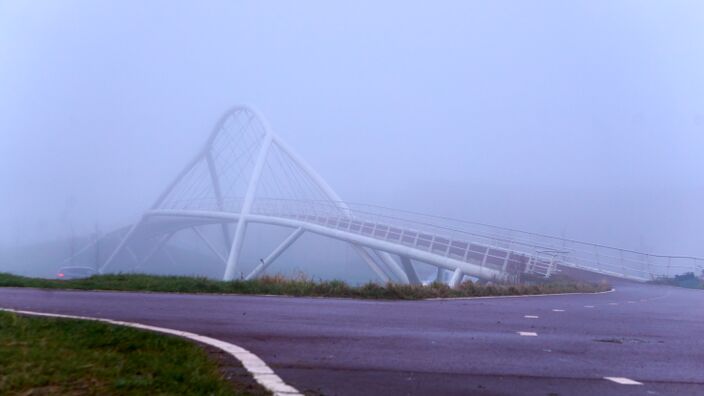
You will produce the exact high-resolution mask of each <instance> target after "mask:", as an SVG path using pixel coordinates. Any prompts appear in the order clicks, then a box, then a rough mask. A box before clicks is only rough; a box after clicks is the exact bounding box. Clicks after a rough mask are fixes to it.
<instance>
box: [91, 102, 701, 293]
mask: <svg viewBox="0 0 704 396" xmlns="http://www.w3.org/2000/svg"><path fill="white" fill-rule="evenodd" d="M252 224H267V225H273V226H278V227H284V228H287V229H290V234H288V236H287V237H286V238H284V239H283V240H282V241H281V243H280V244H279V245H278V246H277V247H276V248H275V249H273V251H271V252H269V253H268V255H266V256H265V257H264V258H262V259H261V260H260V262H259V264H258V265H257V266H256V267H255V268H254V269H253V270H252V271H251V272H250V273H249V274H247V275H246V277H245V278H246V279H252V278H256V277H258V276H260V275H261V274H263V273H264V272H265V271H266V269H267V267H268V266H269V265H271V263H272V262H274V260H276V258H277V257H279V256H280V255H281V254H282V253H283V252H284V251H285V250H286V249H287V248H288V247H289V246H291V245H292V244H293V243H294V242H295V241H296V240H297V239H298V238H299V237H300V236H301V235H302V234H304V233H314V234H318V235H321V236H324V237H328V238H333V239H337V240H340V241H344V242H346V243H349V244H351V246H352V247H353V248H354V250H355V251H356V252H357V253H358V254H359V255H360V257H361V258H362V259H363V261H364V262H365V263H366V264H367V265H368V266H369V267H370V268H371V269H372V271H373V272H374V273H375V274H376V275H377V276H378V277H379V279H380V280H381V281H382V282H401V283H411V284H418V283H420V282H421V279H419V276H418V274H417V272H416V265H419V264H426V265H431V266H434V267H435V268H436V276H435V280H437V281H441V282H448V283H449V284H450V286H453V287H454V286H456V285H457V284H459V282H461V280H462V278H463V277H464V276H472V277H476V278H481V279H487V280H490V279H498V280H517V279H519V278H520V277H521V276H522V275H524V274H532V275H534V276H542V277H549V276H551V275H552V274H553V273H555V272H556V271H558V270H559V268H566V267H573V268H578V269H582V270H587V271H592V272H597V273H603V274H608V275H612V276H617V277H622V278H628V279H634V280H649V279H653V278H655V277H658V276H669V275H673V274H679V273H683V272H688V271H693V272H696V273H699V272H700V271H701V270H702V268H704V266H703V264H704V260H702V259H699V258H695V257H677V256H661V255H653V254H648V253H641V252H635V251H630V250H625V249H618V248H612V247H607V246H603V245H597V244H590V243H585V242H579V241H574V240H568V239H563V238H555V237H551V236H547V235H541V234H535V233H528V232H522V231H518V230H512V229H508V228H502V227H495V226H491V225H487V224H480V223H470V222H460V221H456V220H453V219H448V218H440V217H433V216H427V215H422V214H417V213H411V212H403V211H398V210H392V209H388V208H382V207H378V206H372V205H361V204H349V203H346V202H344V201H343V200H342V199H340V197H339V196H338V195H337V194H336V193H335V192H334V191H333V189H332V188H330V186H329V185H328V184H327V183H326V182H325V181H324V180H323V179H322V178H321V177H320V176H319V175H318V174H317V173H316V172H315V171H314V170H313V169H312V168H311V167H310V166H308V165H307V164H306V162H305V161H303V159H301V158H300V157H299V156H298V155H296V154H295V152H293V151H292V150H291V148H290V147H289V146H287V145H286V144H285V143H284V142H283V141H282V140H281V139H280V138H279V137H278V136H277V135H276V134H274V133H273V132H272V131H271V129H270V128H269V127H268V125H267V123H266V121H265V120H264V118H262V117H261V116H260V115H259V114H258V113H257V112H256V111H254V110H253V109H251V108H249V107H246V106H238V107H235V108H233V109H231V110H230V111H228V112H226V113H225V114H224V115H223V116H222V117H221V118H220V120H219V121H218V122H217V124H216V125H215V128H214V130H213V132H212V133H211V135H210V137H209V138H208V140H207V142H206V144H205V145H204V147H203V148H202V149H201V150H200V151H199V152H198V154H197V155H196V156H195V157H194V158H193V160H192V161H191V162H190V163H189V164H188V165H187V166H186V167H185V168H183V170H182V171H181V173H180V174H179V175H178V176H177V177H176V178H175V179H174V181H173V182H172V183H171V184H170V185H169V186H168V187H167V188H166V189H165V190H164V192H163V193H162V194H161V195H160V196H159V198H158V199H157V200H156V202H155V203H154V205H152V207H151V208H150V209H149V210H147V211H146V212H145V213H144V214H143V216H142V217H141V219H140V220H139V221H138V222H137V223H136V224H134V225H132V226H131V227H129V228H128V229H125V232H123V233H122V236H121V240H120V242H119V244H118V245H117V247H116V248H115V249H114V251H112V253H111V254H110V255H109V257H108V258H107V259H106V260H105V261H104V263H102V265H101V267H100V269H99V272H101V273H103V272H106V271H108V270H109V268H110V266H111V265H113V264H114V263H115V262H116V261H117V260H131V261H133V262H134V263H135V264H136V265H143V264H145V263H147V262H148V261H149V260H150V258H152V257H153V256H154V255H155V254H156V253H157V252H158V251H159V250H160V249H162V248H163V247H164V245H165V244H166V243H167V242H168V241H169V239H170V238H171V237H172V236H173V235H174V234H176V233H179V232H186V231H188V232H192V234H193V236H194V237H197V238H199V239H201V240H202V242H203V244H204V245H205V246H207V247H208V248H209V249H210V250H211V251H212V252H213V254H214V255H216V256H217V257H218V258H219V259H220V260H222V262H223V265H224V268H225V270H224V275H223V279H224V280H231V279H233V278H235V276H236V274H238V272H239V269H240V263H239V260H240V252H241V250H242V246H243V241H244V239H245V234H246V232H247V227H248V225H252ZM204 227H217V228H218V234H221V236H222V239H221V240H220V241H214V240H213V238H212V237H213V233H212V232H210V233H207V234H206V233H204V232H203V228H204ZM218 238H220V236H218ZM222 246H225V247H226V248H225V249H223V248H222ZM87 248H88V247H86V249H87Z"/></svg>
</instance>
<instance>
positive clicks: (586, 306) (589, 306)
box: [584, 305, 594, 308]
mask: <svg viewBox="0 0 704 396" xmlns="http://www.w3.org/2000/svg"><path fill="white" fill-rule="evenodd" d="M584 308H594V306H593V305H585V306H584Z"/></svg>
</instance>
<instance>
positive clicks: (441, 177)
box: [0, 0, 704, 271]
mask: <svg viewBox="0 0 704 396" xmlns="http://www.w3.org/2000/svg"><path fill="white" fill-rule="evenodd" d="M702 22H704V4H702V3H701V2H695V1H692V2H685V1H683V2H675V1H673V2H655V1H617V2H606V1H596V2H595V1H589V2H587V1H584V2H578V1H571V2H562V1H532V2H519V1H492V2H488V1H487V2H469V1H439V2H427V1H426V2H422V1H418V2H414V1H394V2H391V1H389V2H383V4H381V2H376V1H355V2H349V3H347V4H342V3H341V2H326V1H296V2H285V1H251V2H244V1H221V2H220V1H208V2H177V1H152V2H148V3H144V2H139V1H120V2H106V1H105V2H93V1H61V2H50V1H45V2H41V1H40V2H21V1H3V0H0V137H1V140H0V186H2V190H1V193H0V253H1V252H3V251H4V252H5V256H4V257H5V259H4V262H3V261H2V260H0V271H3V270H8V269H10V270H16V268H17V266H18V265H21V264H19V263H17V261H18V258H17V256H12V255H11V254H8V253H7V252H9V251H12V250H13V249H17V248H18V247H28V246H30V247H31V246H33V245H34V244H38V243H44V242H47V241H60V240H66V239H67V238H70V236H71V235H83V236H85V235H89V234H90V233H92V232H94V231H95V229H96V227H97V228H98V229H100V230H101V232H106V231H110V230H111V229H113V228H115V227H117V226H123V225H126V224H129V223H131V222H133V221H135V220H136V219H138V217H139V216H140V215H141V213H142V212H143V211H144V210H145V209H146V208H148V207H149V206H150V205H151V204H152V203H153V201H154V200H155V199H156V197H157V196H158V195H159V193H160V192H161V191H162V190H163V189H164V188H165V187H166V185H167V184H168V183H169V182H170V181H171V180H172V179H173V177H174V176H175V175H176V173H178V171H179V170H180V169H181V168H182V167H183V166H184V165H185V163H186V162H187V161H188V160H190V159H191V157H192V156H193V155H194V153H195V152H196V150H198V149H199V148H200V147H201V145H202V144H203V142H204V140H205V139H206V137H207V136H208V134H209V132H210V131H211V129H212V127H213V125H214V123H215V122H216V120H217V118H218V117H219V116H220V115H221V114H222V113H223V112H224V111H225V110H226V109H228V108H230V107H231V106H232V105H234V104H238V103H246V104H252V105H254V106H255V107H257V108H258V109H259V110H260V111H261V112H262V113H263V114H264V116H265V117H266V118H268V120H269V122H270V124H271V125H272V127H273V129H274V130H275V131H276V132H277V133H278V134H279V135H280V136H281V137H282V138H283V139H284V140H285V141H287V142H288V143H289V145H291V146H292V147H293V148H294V149H295V150H296V151H297V152H298V153H299V154H300V155H301V156H302V157H303V158H305V159H306V160H307V161H308V162H309V163H310V164H311V165H312V166H313V168H315V169H316V170H317V171H318V172H319V173H320V174H321V175H322V177H323V178H324V179H325V180H326V181H327V182H328V183H329V184H330V185H331V186H332V187H333V189H335V190H336V191H337V192H338V194H339V195H340V196H341V197H342V198H343V199H345V200H348V201H350V202H362V203H372V204H380V205H384V206H389V207H393V208H398V209H408V210H413V211H419V212H424V213H429V214H436V215H443V216H451V217H455V218H460V219H466V220H472V221H479V222H485V223H490V224H495V225H500V226H506V227H514V228H518V229H522V230H526V231H533V232H542V233H548V234H552V235H556V236H565V237H568V238H574V239H579V240H585V241H589V242H596V243H603V244H607V245H612V246H618V247H623V248H628V249H635V250H641V251H647V252H651V253H660V254H681V255H697V256H704V243H703V242H704V232H703V231H704V209H703V208H702V204H701V203H702V202H704V183H703V181H704V180H703V178H702V169H703V168H704V166H703V165H704V159H703V157H702V152H703V151H704V150H703V149H704V133H703V132H704V73H703V72H702V70H704V28H703V27H702V26H704V24H703V23H702ZM258 238H259V236H257V235H255V236H254V237H253V241H254V242H253V243H255V244H256V243H261V244H263V245H266V244H268V243H269V242H264V241H261V240H260V239H258ZM250 242H251V241H250ZM333 245H334V244H333ZM267 246H268V245H267ZM306 246H308V247H309V248H310V247H311V246H317V245H315V244H313V243H312V242H311V243H309V244H308V245H306V243H303V244H302V247H299V248H298V253H296V251H294V252H293V253H291V254H294V255H295V254H298V255H299V256H298V262H301V261H302V260H306V259H311V260H312V259H315V260H317V262H318V263H319V264H320V265H324V264H325V263H326V262H328V263H329V262H332V261H335V260H340V261H341V262H343V263H342V264H340V265H342V266H343V268H347V267H349V266H350V265H351V264H350V262H351V261H350V260H354V258H350V254H349V251H347V250H345V252H346V253H345V254H343V255H339V254H334V253H333V252H332V251H328V250H325V249H327V248H325V247H322V245H320V246H321V247H320V248H319V249H320V250H319V251H316V252H314V253H311V252H310V251H309V252H305V249H303V247H306ZM338 247H339V246H338ZM64 253H66V254H68V250H66V251H65V252H64ZM287 254H288V253H287ZM1 257H3V256H2V255H0V258H1ZM248 257H249V256H248ZM252 257H254V256H252ZM283 257H285V256H283ZM283 257H282V258H283ZM10 261H12V262H11V263H10ZM3 266H4V267H5V268H3ZM345 266H347V267H345Z"/></svg>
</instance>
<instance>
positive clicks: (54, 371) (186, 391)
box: [0, 312, 248, 395]
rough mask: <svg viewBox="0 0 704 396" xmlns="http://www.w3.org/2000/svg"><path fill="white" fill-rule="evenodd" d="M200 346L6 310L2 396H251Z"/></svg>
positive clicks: (0, 318)
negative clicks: (230, 379) (233, 381)
mask: <svg viewBox="0 0 704 396" xmlns="http://www.w3.org/2000/svg"><path fill="white" fill-rule="evenodd" d="M247 392H248V391H247V388H246V386H245V385H242V388H241V389H237V388H236V387H235V386H234V385H233V384H232V383H230V382H228V381H227V380H225V379H224V378H223V376H222V375H221V374H220V372H219V369H218V366H217V364H216V363H215V362H214V361H212V360H210V359H209V357H208V355H207V353H206V352H205V351H204V350H203V349H201V348H200V347H198V346H197V345H196V344H193V343H191V342H188V341H186V340H182V339H179V338H176V337H172V336H166V335H160V334H156V333H151V332H147V331H141V330H136V329H131V328H127V327H122V326H113V325H109V324H105V323H98V322H92V321H84V320H73V319H53V318H52V319H50V318H31V317H23V316H19V315H15V314H12V313H7V312H0V394H2V395H127V394H129V395H177V394H178V395H244V394H248V393H247Z"/></svg>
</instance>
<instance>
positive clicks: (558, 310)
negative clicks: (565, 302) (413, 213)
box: [552, 309, 565, 312]
mask: <svg viewBox="0 0 704 396" xmlns="http://www.w3.org/2000/svg"><path fill="white" fill-rule="evenodd" d="M552 311H553V312H565V310H564V309H553V310H552Z"/></svg>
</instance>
